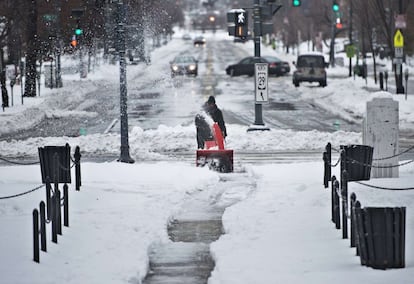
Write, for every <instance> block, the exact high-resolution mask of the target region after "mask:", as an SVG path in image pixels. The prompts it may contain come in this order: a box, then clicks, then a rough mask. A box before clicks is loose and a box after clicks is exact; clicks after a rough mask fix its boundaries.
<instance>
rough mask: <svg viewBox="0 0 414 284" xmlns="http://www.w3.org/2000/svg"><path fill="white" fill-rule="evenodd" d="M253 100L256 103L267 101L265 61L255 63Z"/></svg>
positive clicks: (266, 67) (266, 69) (266, 66)
mask: <svg viewBox="0 0 414 284" xmlns="http://www.w3.org/2000/svg"><path fill="white" fill-rule="evenodd" d="M254 70H255V72H254V73H255V78H256V82H255V83H256V84H255V89H256V92H255V101H256V103H258V104H260V103H267V102H268V101H269V99H268V89H267V78H268V65H267V63H255V64H254Z"/></svg>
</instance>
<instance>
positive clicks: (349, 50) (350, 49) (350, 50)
mask: <svg viewBox="0 0 414 284" xmlns="http://www.w3.org/2000/svg"><path fill="white" fill-rule="evenodd" d="M345 51H346V57H348V58H351V57H354V56H355V45H353V44H347V45H346V46H345Z"/></svg>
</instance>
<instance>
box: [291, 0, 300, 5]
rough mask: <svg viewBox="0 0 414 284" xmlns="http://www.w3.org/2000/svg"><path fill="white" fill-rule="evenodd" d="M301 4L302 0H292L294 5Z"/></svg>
mask: <svg viewBox="0 0 414 284" xmlns="http://www.w3.org/2000/svg"><path fill="white" fill-rule="evenodd" d="M301 4H302V3H301V0H292V6H293V7H299V6H300V5H301Z"/></svg>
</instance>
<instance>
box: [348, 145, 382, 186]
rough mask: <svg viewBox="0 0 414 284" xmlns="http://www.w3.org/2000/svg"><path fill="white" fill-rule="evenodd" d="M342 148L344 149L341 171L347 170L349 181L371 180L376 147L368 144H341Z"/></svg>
mask: <svg viewBox="0 0 414 284" xmlns="http://www.w3.org/2000/svg"><path fill="white" fill-rule="evenodd" d="M340 148H341V150H344V153H343V155H344V156H343V157H342V159H341V171H344V170H346V171H347V173H348V181H358V180H369V179H370V178H371V166H372V155H373V151H374V148H373V147H371V146H367V145H346V146H344V145H341V146H340Z"/></svg>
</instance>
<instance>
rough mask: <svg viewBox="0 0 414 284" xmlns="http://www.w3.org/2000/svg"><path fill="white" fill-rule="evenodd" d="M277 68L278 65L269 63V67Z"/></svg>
mask: <svg viewBox="0 0 414 284" xmlns="http://www.w3.org/2000/svg"><path fill="white" fill-rule="evenodd" d="M276 66H277V63H275V62H272V63H269V67H276Z"/></svg>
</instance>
